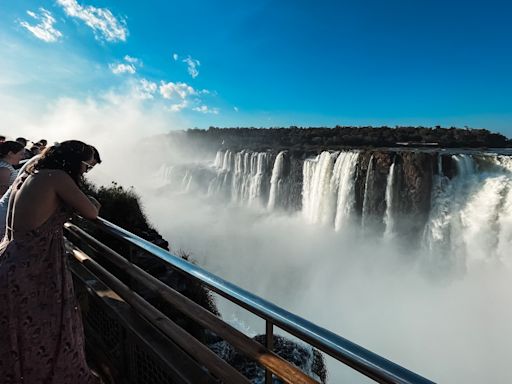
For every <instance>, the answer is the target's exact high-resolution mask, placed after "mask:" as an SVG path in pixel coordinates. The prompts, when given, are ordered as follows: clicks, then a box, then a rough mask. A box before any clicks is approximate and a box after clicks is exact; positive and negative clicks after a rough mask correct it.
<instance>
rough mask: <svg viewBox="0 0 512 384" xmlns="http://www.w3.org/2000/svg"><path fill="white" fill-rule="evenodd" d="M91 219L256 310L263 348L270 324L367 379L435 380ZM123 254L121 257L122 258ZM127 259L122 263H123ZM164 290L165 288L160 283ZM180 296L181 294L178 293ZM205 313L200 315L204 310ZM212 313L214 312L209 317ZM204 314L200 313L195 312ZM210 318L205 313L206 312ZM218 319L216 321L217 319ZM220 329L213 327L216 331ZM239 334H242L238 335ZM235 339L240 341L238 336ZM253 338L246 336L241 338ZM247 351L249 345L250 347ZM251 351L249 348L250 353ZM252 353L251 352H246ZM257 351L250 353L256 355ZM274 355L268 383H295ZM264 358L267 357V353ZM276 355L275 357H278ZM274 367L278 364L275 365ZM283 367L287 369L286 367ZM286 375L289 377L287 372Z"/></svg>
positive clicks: (71, 228) (417, 383) (76, 232)
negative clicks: (277, 379) (262, 326)
mask: <svg viewBox="0 0 512 384" xmlns="http://www.w3.org/2000/svg"><path fill="white" fill-rule="evenodd" d="M90 223H92V224H94V225H95V226H96V227H97V228H98V229H100V230H101V231H103V232H105V233H107V234H109V235H111V236H113V237H115V238H117V239H121V240H123V242H125V243H127V244H129V245H130V246H134V247H137V248H139V249H142V250H144V251H146V252H148V253H150V254H151V255H153V256H155V257H157V258H159V259H160V260H162V261H164V262H165V263H166V264H167V265H169V266H170V267H172V268H173V269H175V270H178V271H180V272H182V273H184V274H186V275H187V276H190V277H191V278H192V279H194V280H196V281H198V282H199V283H200V284H202V285H204V286H205V287H207V288H208V289H210V290H212V291H213V292H216V293H217V294H219V295H221V296H223V297H224V298H226V299H228V300H229V301H231V302H233V303H236V304H237V305H239V306H241V307H243V308H244V309H246V310H247V311H249V312H251V313H253V314H255V315H256V316H258V317H260V318H262V319H263V320H265V322H266V327H265V329H266V337H265V340H266V345H265V347H266V348H267V349H268V350H270V351H272V348H273V346H272V341H273V335H274V327H279V328H281V329H283V330H285V331H286V332H288V333H290V334H292V335H294V336H295V337H297V338H299V339H301V340H303V341H304V342H306V343H307V344H309V345H311V346H313V347H315V348H317V349H318V350H320V351H322V352H324V353H326V354H328V355H330V356H332V357H333V358H334V359H336V360H338V361H340V362H342V363H344V364H345V365H347V366H349V367H351V368H352V369H354V370H356V371H358V372H360V373H362V374H363V375H365V376H367V377H369V378H371V379H372V380H374V381H376V382H379V383H400V384H406V383H411V384H427V383H433V382H432V381H430V380H428V379H426V378H424V377H422V376H420V375H418V374H416V373H414V372H411V371H409V370H407V369H406V368H403V367H401V366H399V365H397V364H395V363H393V362H391V361H389V360H387V359H385V358H383V357H381V356H379V355H377V354H375V353H373V352H371V351H369V350H367V349H365V348H363V347H361V346H359V345H357V344H355V343H353V342H351V341H349V340H347V339H345V338H343V337H341V336H339V335H337V334H335V333H333V332H331V331H329V330H327V329H325V328H322V327H319V326H317V325H315V324H313V323H312V322H310V321H308V320H305V319H303V318H301V317H299V316H297V315H295V314H293V313H290V312H288V311H286V310H284V309H282V308H280V307H278V306H276V305H274V304H272V303H270V302H268V301H266V300H264V299H262V298H260V297H258V296H256V295H254V294H252V293H251V292H248V291H246V290H244V289H242V288H240V287H238V286H236V285H234V284H232V283H230V282H228V281H226V280H224V279H222V278H220V277H218V276H216V275H214V274H212V273H210V272H208V271H206V270H204V269H203V268H200V267H198V266H196V265H193V264H191V263H189V262H187V261H186V260H184V259H183V258H181V257H178V256H175V255H172V254H171V253H169V252H167V251H165V250H163V249H162V248H160V247H158V246H156V245H154V244H152V243H150V242H148V241H146V240H144V239H142V238H140V237H139V236H136V235H134V234H133V233H130V232H128V231H126V230H125V229H123V228H120V227H119V226H117V225H115V224H112V223H110V222H108V221H106V220H104V219H101V218H99V219H98V220H95V221H90ZM66 229H67V231H68V232H70V233H71V234H72V235H73V236H74V237H75V238H81V239H85V240H86V241H88V242H89V243H91V242H92V243H95V244H96V246H98V245H99V246H101V247H103V248H104V249H105V250H106V251H107V252H109V253H111V254H112V255H113V256H115V257H116V258H117V262H118V263H119V264H118V265H119V266H122V265H125V267H126V268H125V271H129V273H131V276H132V277H137V276H139V277H140V276H143V279H145V282H146V283H147V284H150V285H153V286H154V287H155V289H157V290H158V289H159V292H160V293H161V292H163V291H165V292H164V293H163V295H164V296H165V297H166V298H167V300H168V301H169V302H172V303H173V304H174V305H178V306H180V307H181V309H185V310H187V309H186V308H187V307H186V305H184V304H183V305H182V304H181V302H180V298H177V297H176V293H175V292H174V293H172V292H168V291H167V290H166V289H162V288H163V287H162V285H161V284H162V283H161V282H158V281H156V282H155V280H156V279H154V278H153V277H152V276H151V275H149V277H148V276H147V275H148V274H146V273H145V272H144V271H142V270H141V269H139V268H137V267H135V269H134V268H133V266H131V263H129V262H128V261H126V259H124V260H125V261H122V260H121V259H120V257H121V256H120V255H118V254H116V253H115V251H113V250H111V249H109V248H108V247H106V246H105V245H103V244H101V243H99V242H98V241H97V240H95V239H94V238H93V237H92V236H90V235H89V234H87V233H86V232H84V231H83V230H82V229H80V228H79V227H77V226H75V225H73V224H70V223H67V224H66ZM121 258H122V257H121ZM123 263H125V264H123ZM164 288H165V287H164ZM178 295H179V294H178ZM192 313H193V310H191V309H189V314H192ZM203 315H204V314H203ZM211 316H213V317H215V316H214V315H211ZM199 317H204V316H199ZM206 317H207V318H208V315H206ZM215 319H217V320H215ZM215 319H212V318H208V319H207V320H204V324H203V325H206V326H208V325H211V324H212V322H217V321H222V320H220V319H218V318H216V317H215ZM219 329H220V328H218V327H217V328H216V330H219ZM242 335H243V334H242ZM237 337H238V339H237ZM237 337H235V336H231V340H228V341H232V342H233V341H234V342H235V343H236V342H240V340H242V339H241V338H240V337H242V338H243V336H240V335H238V336H237ZM244 340H245V341H246V342H247V340H251V339H249V338H247V337H246V338H245V339H244ZM249 349H250V348H249ZM254 351H255V350H253V352H254ZM248 355H249V356H250V353H248ZM256 355H257V352H254V353H253V356H250V357H254V356H256ZM272 356H275V355H273V354H272V353H271V355H270V358H269V359H260V360H259V361H258V362H259V363H260V364H262V365H263V366H264V367H265V368H266V380H265V381H266V383H271V382H272V373H274V374H275V375H276V376H279V377H284V378H285V381H286V382H291V383H293V382H295V381H294V379H293V377H294V376H293V373H292V374H290V373H287V372H284V376H283V372H281V370H280V369H279V367H278V366H277V365H278V364H277V365H276V364H275V362H273V360H272ZM267 357H268V356H267ZM277 359H280V358H278V357H277V356H276V360H277ZM276 367H277V368H276ZM285 371H286V369H285ZM287 375H288V376H287ZM301 380H302V381H300V382H315V381H308V380H307V379H301Z"/></svg>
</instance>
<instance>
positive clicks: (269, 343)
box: [265, 319, 274, 384]
mask: <svg viewBox="0 0 512 384" xmlns="http://www.w3.org/2000/svg"><path fill="white" fill-rule="evenodd" d="M265 347H267V349H268V350H269V351H272V350H273V349H274V325H273V324H272V321H271V320H269V319H267V320H266V323H265ZM265 384H272V372H271V371H270V370H269V369H268V368H266V369H265Z"/></svg>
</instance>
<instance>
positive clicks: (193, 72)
mask: <svg viewBox="0 0 512 384" xmlns="http://www.w3.org/2000/svg"><path fill="white" fill-rule="evenodd" d="M183 62H184V63H186V64H187V71H188V74H189V75H190V76H192V78H193V79H195V78H196V77H197V76H198V75H199V70H198V69H197V67H199V66H200V65H201V63H200V62H199V60H196V59H193V58H191V57H190V56H189V57H187V58H186V59H184V60H183Z"/></svg>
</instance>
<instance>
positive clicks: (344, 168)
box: [331, 151, 359, 231]
mask: <svg viewBox="0 0 512 384" xmlns="http://www.w3.org/2000/svg"><path fill="white" fill-rule="evenodd" d="M358 159H359V152H355V151H350V152H341V153H340V154H339V156H338V158H337V159H336V163H335V164H334V170H333V175H332V178H331V190H332V191H335V192H336V193H337V201H336V214H335V218H334V228H335V230H336V231H340V230H342V229H343V228H345V227H346V226H347V225H349V224H351V223H352V219H353V214H354V203H355V195H354V174H355V171H356V165H357V161H358Z"/></svg>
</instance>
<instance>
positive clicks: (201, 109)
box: [192, 105, 219, 115]
mask: <svg viewBox="0 0 512 384" xmlns="http://www.w3.org/2000/svg"><path fill="white" fill-rule="evenodd" d="M192 110H193V111H196V112H201V113H211V114H214V115H218V114H219V108H210V107H208V106H207V105H200V106H198V107H195V108H192Z"/></svg>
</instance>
